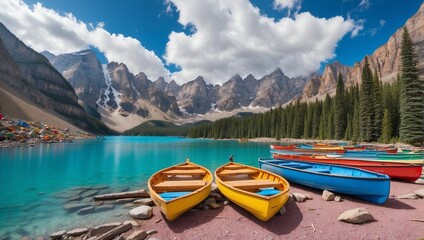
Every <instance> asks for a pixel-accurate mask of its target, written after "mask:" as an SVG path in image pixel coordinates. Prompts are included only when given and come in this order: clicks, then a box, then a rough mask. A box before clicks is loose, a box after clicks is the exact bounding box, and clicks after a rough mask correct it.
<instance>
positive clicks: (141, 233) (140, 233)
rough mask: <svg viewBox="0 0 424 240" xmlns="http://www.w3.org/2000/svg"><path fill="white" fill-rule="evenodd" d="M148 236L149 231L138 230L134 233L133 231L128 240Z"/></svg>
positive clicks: (140, 239) (137, 239)
mask: <svg viewBox="0 0 424 240" xmlns="http://www.w3.org/2000/svg"><path fill="white" fill-rule="evenodd" d="M146 237H147V233H146V231H144V230H137V231H134V232H133V233H131V234H130V235H129V236H128V237H127V240H142V239H145V238H146Z"/></svg>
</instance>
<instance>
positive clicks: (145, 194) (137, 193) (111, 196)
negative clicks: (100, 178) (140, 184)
mask: <svg viewBox="0 0 424 240" xmlns="http://www.w3.org/2000/svg"><path fill="white" fill-rule="evenodd" d="M143 197H150V195H149V193H148V192H147V191H146V189H141V190H137V191H131V192H119V193H109V194H102V195H97V196H94V197H93V198H94V200H95V201H103V200H114V199H123V198H143Z"/></svg>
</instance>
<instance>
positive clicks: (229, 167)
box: [224, 165, 246, 170]
mask: <svg viewBox="0 0 424 240" xmlns="http://www.w3.org/2000/svg"><path fill="white" fill-rule="evenodd" d="M243 168H246V167H245V166H240V165H227V166H224V169H231V170H235V169H243Z"/></svg>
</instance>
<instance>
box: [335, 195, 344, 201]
mask: <svg viewBox="0 0 424 240" xmlns="http://www.w3.org/2000/svg"><path fill="white" fill-rule="evenodd" d="M334 201H336V202H341V201H343V199H342V197H340V196H336V197H335V198H334Z"/></svg>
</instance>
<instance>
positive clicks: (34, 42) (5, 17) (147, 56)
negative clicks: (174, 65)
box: [0, 0, 169, 79]
mask: <svg viewBox="0 0 424 240" xmlns="http://www.w3.org/2000/svg"><path fill="white" fill-rule="evenodd" d="M0 22H2V23H3V24H4V25H5V26H6V27H7V28H8V29H9V30H10V31H11V32H13V33H14V34H15V35H16V36H17V37H18V38H20V39H21V40H22V41H23V42H25V43H26V44H28V45H30V46H31V47H32V48H33V49H35V50H37V51H43V50H48V51H50V52H53V53H55V54H59V53H69V52H74V51H79V50H81V49H85V48H88V47H89V46H90V45H92V46H95V47H97V48H98V49H99V50H100V51H101V52H103V53H104V54H105V56H106V58H107V59H108V61H116V62H124V63H125V64H126V65H127V66H128V68H129V69H130V71H132V72H134V73H138V72H141V71H143V72H144V73H146V74H147V75H148V76H149V77H150V78H153V79H154V78H157V77H159V76H165V77H166V76H168V75H169V71H168V70H166V69H165V67H164V66H163V63H162V61H161V60H160V58H158V57H157V56H156V55H155V53H154V52H153V51H149V50H147V49H146V48H144V47H143V46H142V45H141V43H140V41H138V40H137V39H135V38H132V37H125V36H123V35H122V34H113V33H109V32H108V31H106V30H105V29H104V23H102V22H101V23H98V24H97V25H96V26H95V27H94V26H93V25H92V24H86V23H84V22H82V21H79V20H78V19H77V18H76V17H75V16H73V15H72V14H69V13H68V14H64V15H61V14H59V13H58V12H56V11H54V10H51V9H48V8H45V7H43V6H42V5H41V4H40V3H36V4H34V5H33V6H32V7H30V6H28V5H27V4H25V3H24V2H23V0H2V1H0Z"/></svg>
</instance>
